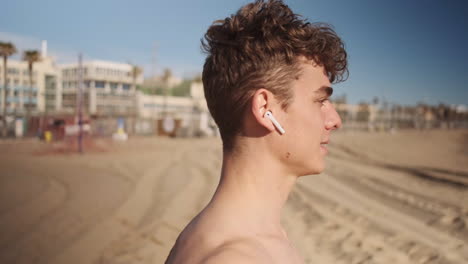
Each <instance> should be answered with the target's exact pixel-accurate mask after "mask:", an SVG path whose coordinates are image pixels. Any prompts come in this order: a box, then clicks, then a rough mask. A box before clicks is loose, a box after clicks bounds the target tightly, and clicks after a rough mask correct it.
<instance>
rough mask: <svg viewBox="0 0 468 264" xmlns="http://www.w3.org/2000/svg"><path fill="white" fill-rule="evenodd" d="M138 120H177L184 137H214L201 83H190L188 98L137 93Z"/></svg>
mask: <svg viewBox="0 0 468 264" xmlns="http://www.w3.org/2000/svg"><path fill="white" fill-rule="evenodd" d="M136 97H137V100H136V102H137V112H138V116H139V117H140V118H145V119H157V120H164V119H171V120H177V121H178V122H179V123H178V125H179V126H180V130H181V131H184V132H183V134H184V135H187V136H189V135H214V134H216V125H215V122H214V120H213V119H212V118H211V116H210V114H209V111H208V106H207V104H206V100H205V97H204V93H203V84H202V83H201V82H192V83H191V86H190V97H177V96H161V95H146V94H143V93H142V92H137V95H136Z"/></svg>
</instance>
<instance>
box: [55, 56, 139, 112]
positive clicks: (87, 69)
mask: <svg viewBox="0 0 468 264" xmlns="http://www.w3.org/2000/svg"><path fill="white" fill-rule="evenodd" d="M82 67H83V106H84V108H83V110H84V112H85V113H87V114H89V115H93V116H136V115H137V112H136V107H135V104H136V85H139V84H141V83H142V82H143V76H142V75H141V74H140V75H139V76H136V77H134V76H133V65H131V64H127V63H117V62H108V61H97V60H94V61H86V62H83V64H82ZM60 70H61V77H62V87H63V92H62V94H63V101H62V109H63V110H64V111H67V112H74V111H75V109H76V107H77V91H78V85H79V80H80V76H79V65H78V63H73V64H66V65H61V66H60Z"/></svg>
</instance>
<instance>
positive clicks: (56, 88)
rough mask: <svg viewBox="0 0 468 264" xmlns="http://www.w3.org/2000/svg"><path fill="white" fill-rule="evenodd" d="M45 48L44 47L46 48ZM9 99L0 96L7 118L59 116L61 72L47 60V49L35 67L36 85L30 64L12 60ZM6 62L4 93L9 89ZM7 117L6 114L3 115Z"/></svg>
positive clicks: (0, 72) (0, 73) (0, 85)
mask: <svg viewBox="0 0 468 264" xmlns="http://www.w3.org/2000/svg"><path fill="white" fill-rule="evenodd" d="M43 46H44V45H43ZM7 66H8V69H7V87H6V98H3V91H2V92H1V93H0V109H2V110H3V104H4V103H6V111H7V115H15V116H17V117H21V116H25V115H26V114H27V108H29V114H31V115H37V114H39V113H46V112H56V111H58V110H60V107H61V103H62V102H61V99H62V97H61V93H62V86H61V82H60V78H61V77H60V71H59V70H58V67H57V66H56V65H55V62H54V60H53V59H52V58H51V57H48V56H47V50H46V48H44V47H43V50H42V52H41V59H40V61H38V62H35V63H34V64H33V73H32V83H31V84H30V83H29V82H30V80H29V69H28V63H27V62H26V61H18V60H12V59H10V60H8V62H7ZM3 69H4V65H3V60H1V62H0V91H1V89H5V87H3V85H4V76H3V72H4V71H3ZM2 113H3V112H2Z"/></svg>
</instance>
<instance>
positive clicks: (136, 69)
mask: <svg viewBox="0 0 468 264" xmlns="http://www.w3.org/2000/svg"><path fill="white" fill-rule="evenodd" d="M142 72H143V70H142V69H141V68H140V67H138V66H137V65H132V78H133V79H132V81H133V90H134V91H136V80H137V78H138V76H140V74H141V73H142Z"/></svg>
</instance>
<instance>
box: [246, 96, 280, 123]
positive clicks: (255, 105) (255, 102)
mask: <svg viewBox="0 0 468 264" xmlns="http://www.w3.org/2000/svg"><path fill="white" fill-rule="evenodd" d="M275 102H276V99H275V98H274V95H273V93H271V92H270V91H268V90H267V89H264V88H262V89H258V90H257V91H256V92H255V94H254V95H253V96H252V104H251V106H252V108H251V109H250V110H251V112H252V115H253V117H254V119H255V121H256V122H257V123H258V124H259V125H260V126H263V127H264V128H266V129H267V130H269V131H270V132H274V131H275V126H274V125H273V123H272V122H271V121H270V119H268V118H267V117H266V116H265V113H266V112H267V111H268V110H271V107H272V105H273V104H274V103H275Z"/></svg>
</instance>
